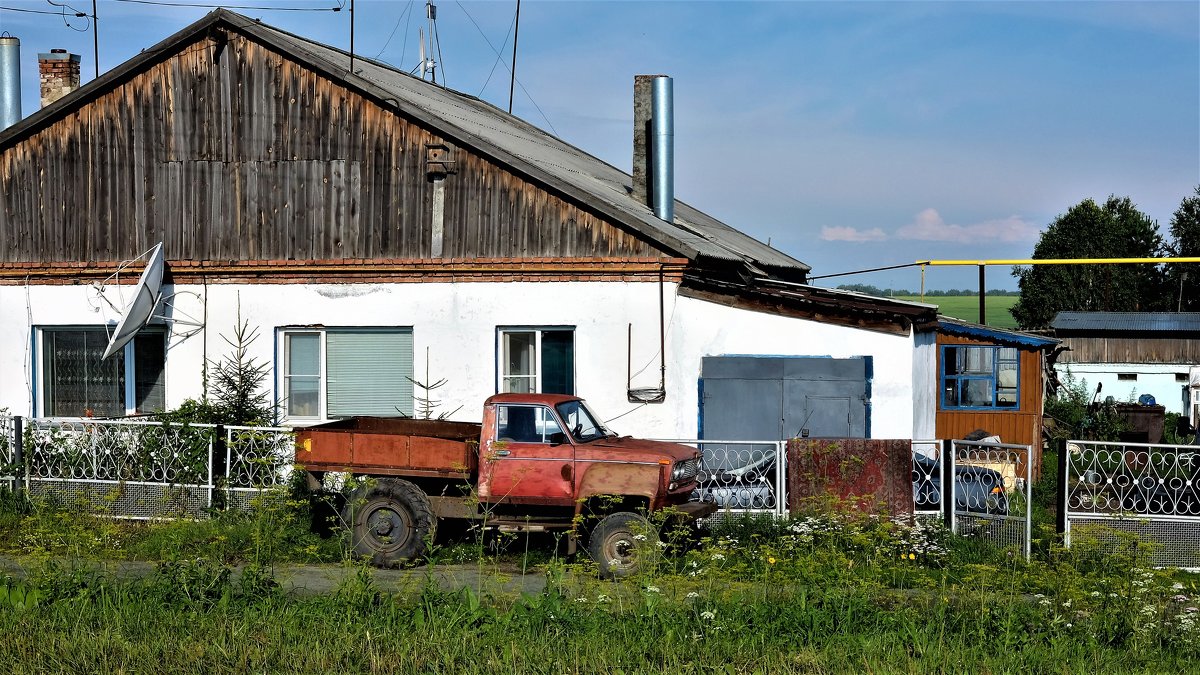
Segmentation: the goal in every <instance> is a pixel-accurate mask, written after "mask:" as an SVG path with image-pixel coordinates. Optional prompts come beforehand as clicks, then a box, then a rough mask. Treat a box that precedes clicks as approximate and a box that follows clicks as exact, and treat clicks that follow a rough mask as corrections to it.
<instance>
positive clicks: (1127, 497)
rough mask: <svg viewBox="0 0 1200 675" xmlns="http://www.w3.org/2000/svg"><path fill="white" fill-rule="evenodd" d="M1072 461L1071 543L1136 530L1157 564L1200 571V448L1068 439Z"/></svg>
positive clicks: (1065, 492) (1067, 535) (1067, 490)
mask: <svg viewBox="0 0 1200 675" xmlns="http://www.w3.org/2000/svg"><path fill="white" fill-rule="evenodd" d="M1064 463H1065V465H1066V466H1065V470H1064V471H1063V472H1062V478H1061V479H1060V481H1061V486H1060V487H1061V490H1062V492H1061V497H1060V499H1061V502H1062V504H1063V505H1064V506H1065V508H1064V516H1065V517H1064V541H1065V543H1066V545H1067V546H1070V545H1071V542H1072V540H1073V539H1078V538H1079V537H1080V536H1090V537H1096V538H1098V539H1101V540H1108V541H1116V540H1117V539H1118V538H1119V537H1120V533H1128V534H1133V535H1136V536H1137V537H1139V538H1140V539H1141V540H1144V541H1148V542H1151V543H1152V544H1153V546H1152V547H1149V550H1150V558H1151V560H1152V561H1153V563H1154V564H1155V565H1157V566H1161V567H1180V568H1185V569H1200V446H1195V445H1162V444H1147V443H1105V442H1100V441H1068V442H1067V448H1066V458H1065V462H1064ZM1060 508H1063V507H1060Z"/></svg>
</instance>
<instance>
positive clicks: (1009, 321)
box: [896, 295, 1018, 328]
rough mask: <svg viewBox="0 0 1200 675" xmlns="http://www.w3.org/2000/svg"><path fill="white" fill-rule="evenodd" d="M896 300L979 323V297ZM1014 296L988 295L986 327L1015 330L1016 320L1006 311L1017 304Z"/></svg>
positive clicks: (903, 297) (962, 296)
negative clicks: (927, 306)
mask: <svg viewBox="0 0 1200 675" xmlns="http://www.w3.org/2000/svg"><path fill="white" fill-rule="evenodd" d="M896 299H897V300H910V301H912V302H924V303H927V304H930V305H937V306H938V311H940V312H941V313H942V314H945V315H946V316H952V317H954V318H956V319H963V320H966V321H974V322H978V321H979V296H977V295H957V296H945V297H937V298H935V297H929V296H926V297H925V298H924V299H922V298H921V297H920V296H918V295H898V296H896ZM1017 299H1018V298H1017V296H1015V295H989V296H988V297H987V303H986V304H987V307H986V308H987V325H989V326H995V327H996V328H1016V327H1017V320H1016V319H1014V318H1013V315H1012V314H1011V313H1009V311H1008V310H1010V309H1012V306H1013V305H1015V304H1017Z"/></svg>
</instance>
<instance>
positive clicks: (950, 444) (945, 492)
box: [938, 438, 954, 530]
mask: <svg viewBox="0 0 1200 675" xmlns="http://www.w3.org/2000/svg"><path fill="white" fill-rule="evenodd" d="M953 463H954V441H952V440H950V439H949V438H944V439H942V461H941V462H939V463H938V470H939V471H941V472H942V476H941V481H942V484H941V494H940V495H938V496H939V497H941V499H942V524H943V525H945V526H946V528H947V529H950V530H953V529H954V512H953V511H952V507H953V505H954V467H953ZM947 467H949V468H947ZM947 473H949V474H950V477H949V480H947V479H946V474H947Z"/></svg>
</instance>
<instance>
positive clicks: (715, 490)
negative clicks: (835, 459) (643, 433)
mask: <svg viewBox="0 0 1200 675" xmlns="http://www.w3.org/2000/svg"><path fill="white" fill-rule="evenodd" d="M671 442H672V443H682V444H683V445H691V446H693V447H695V448H697V449H699V450H700V453H701V455H702V456H703V460H702V461H703V463H702V465H701V468H700V474H699V476H698V481H699V483H700V484H699V486H698V487H697V488H696V491H695V492H693V493H692V500H693V501H702V502H711V503H714V504H716V505H717V506H718V507H719V508H720V510H719V512H718V514H717V515H716V516H714V518H722V517H729V516H731V515H741V514H766V515H771V516H784V515H787V480H786V476H787V474H786V471H787V466H786V465H787V442H786V441H702V440H674V441H671Z"/></svg>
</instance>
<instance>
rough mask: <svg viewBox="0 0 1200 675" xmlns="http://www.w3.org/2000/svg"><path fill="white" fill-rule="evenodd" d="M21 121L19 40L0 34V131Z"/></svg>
mask: <svg viewBox="0 0 1200 675" xmlns="http://www.w3.org/2000/svg"><path fill="white" fill-rule="evenodd" d="M19 121H21V41H20V40H18V39H17V38H15V37H13V36H11V35H9V34H7V33H5V34H4V35H0V131H3V130H5V129H7V128H9V127H11V126H12V125H14V124H16V123H17V122H19Z"/></svg>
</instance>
